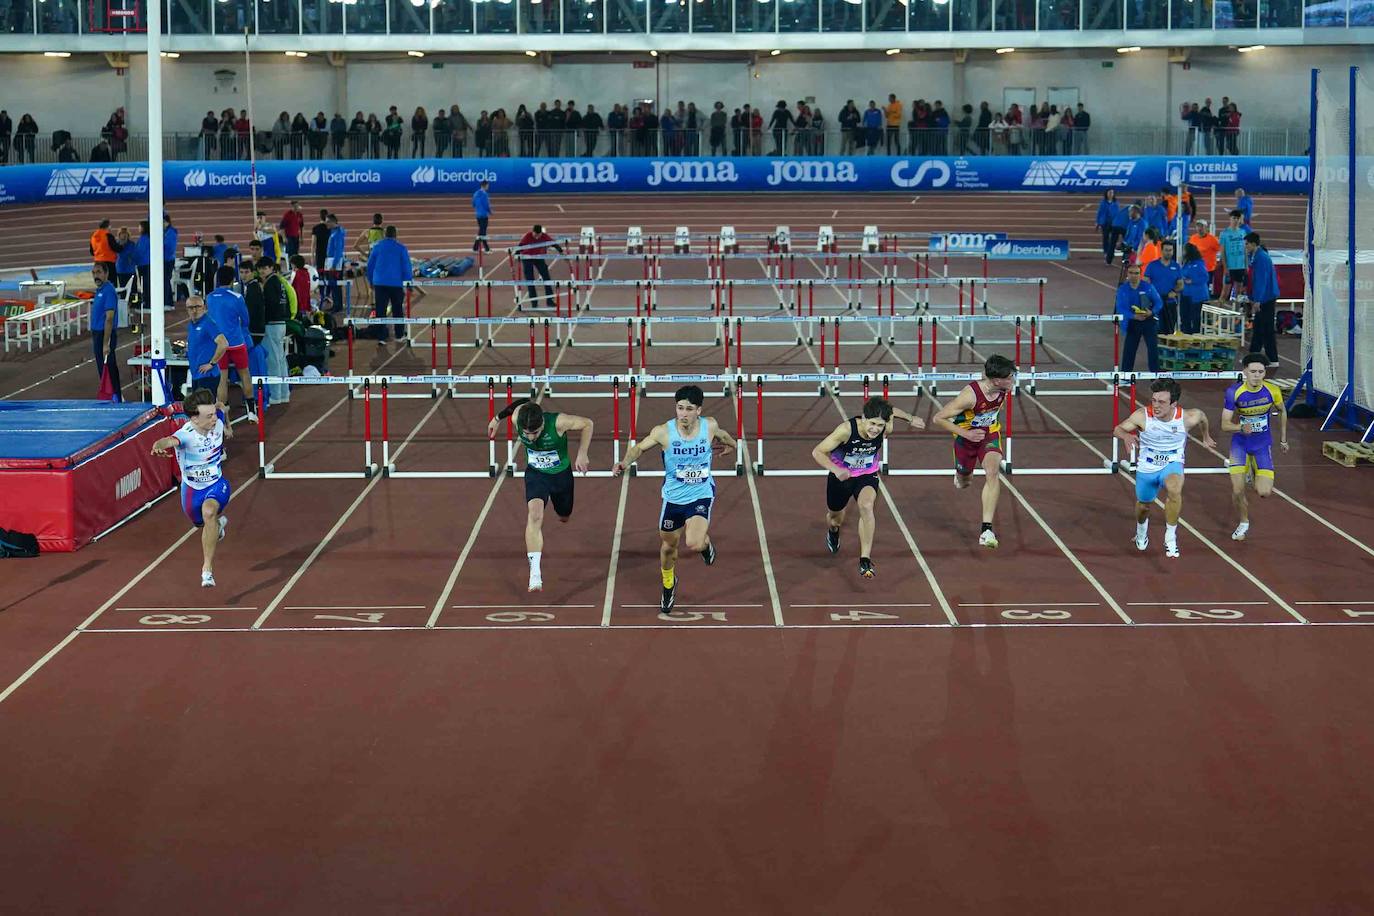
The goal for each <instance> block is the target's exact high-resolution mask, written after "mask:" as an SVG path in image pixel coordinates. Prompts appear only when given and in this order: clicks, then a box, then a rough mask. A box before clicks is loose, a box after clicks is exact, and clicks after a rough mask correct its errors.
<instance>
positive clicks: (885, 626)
mask: <svg viewBox="0 0 1374 916" xmlns="http://www.w3.org/2000/svg"><path fill="white" fill-rule="evenodd" d="M684 606H685V605H684ZM645 607H658V605H656V604H652V605H645ZM684 622H686V621H680V622H678V623H670V624H655V623H632V624H622V625H620V626H614V627H603V626H601V625H600V624H595V623H535V624H528V625H524V626H522V625H519V624H514V625H513V624H495V623H493V624H471V625H462V624H443V625H440V626H436V627H424V626H372V625H367V626H357V627H271V628H269V629H265V630H253V629H249V628H247V627H209V628H206V627H186V628H172V629H168V628H158V627H141V628H138V629H130V628H125V629H108V630H87V631H85V632H86V635H90V636H96V635H99V636H109V635H121V636H129V635H136V634H143V635H149V636H152V635H167V634H173V633H175V634H179V635H185V634H187V633H213V634H224V633H255V634H258V635H262V634H269V633H274V634H283V633H290V634H300V633H412V632H424V631H426V630H429V631H431V632H432V631H442V630H448V631H453V632H472V631H499V630H504V631H506V632H521V633H533V632H536V631H539V630H560V631H569V630H589V631H596V632H601V633H616V632H620V631H625V630H680V631H685V630H713V631H717V632H719V631H729V630H736V631H738V630H754V631H757V630H767V631H770V632H775V631H776V630H777V627H775V626H774V625H773V624H771V623H726V624H721V625H718V626H695V627H694V626H683V623H684ZM1371 625H1374V624H1369V623H1357V622H1355V621H1340V620H1333V621H1316V622H1313V623H1309V624H1300V623H1298V622H1296V621H1266V620H1249V621H1246V620H1159V621H1150V620H1141V621H1137V622H1136V623H1133V624H1131V625H1130V626H1127V625H1125V624H1122V623H1113V622H1102V621H1078V622H1074V621H1068V620H1065V621H1038V620H1026V621H1016V622H1008V621H987V622H971V623H960V624H958V625H957V626H956V625H954V624H949V623H912V622H906V623H789V624H788V625H787V629H789V630H949V631H951V632H954V631H957V630H990V629H1002V630H1035V629H1057V630H1074V629H1078V630H1125V631H1130V632H1132V633H1135V632H1138V631H1140V630H1152V629H1153V630H1163V629H1183V628H1190V629H1191V628H1204V627H1212V628H1223V629H1240V628H1246V627H1248V628H1259V627H1279V628H1287V629H1300V628H1303V627H1304V626H1308V627H1352V628H1353V627H1369V626H1371ZM73 636H75V633H73V634H70V635H69V636H68V637H67V639H68V640H70V639H71V638H72V637H73ZM54 651H56V650H54ZM0 699H2V697H0Z"/></svg>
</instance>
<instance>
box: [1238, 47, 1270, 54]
mask: <svg viewBox="0 0 1374 916" xmlns="http://www.w3.org/2000/svg"><path fill="white" fill-rule="evenodd" d="M1236 50H1237V51H1239V52H1240V53H1242V54H1249V53H1250V52H1251V51H1263V50H1264V45H1247V46H1246V47H1244V48H1236Z"/></svg>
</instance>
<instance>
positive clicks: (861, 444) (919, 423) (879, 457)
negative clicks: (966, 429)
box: [811, 398, 926, 579]
mask: <svg viewBox="0 0 1374 916" xmlns="http://www.w3.org/2000/svg"><path fill="white" fill-rule="evenodd" d="M893 417H896V418H898V419H901V420H905V421H906V422H907V424H908V425H910V426H911V428H912V429H925V428H926V424H925V421H924V420H922V419H920V418H919V417H913V416H912V415H911V414H909V413H907V412H906V411H903V410H898V409H897V408H895V407H893V406H892V405H891V404H889V403H888V402H887V401H885V400H883V399H882V398H869V399H868V400H867V401H865V402H864V406H863V410H862V411H861V412H860V415H859V416H857V417H850V418H849V419H848V420H845V421H844V422H843V423H841V424H840V425H839V426H837V427H835V430H834V432H832V433H831V434H830V435H828V436H826V437H825V438H824V439H822V440H821V441H820V444H818V445H817V446H816V447H815V448H813V449H812V450H811V457H812V458H814V459H815V460H816V463H817V464H819V465H820V466H821V467H823V468H824V469H825V470H826V471H827V472H828V473H827V474H826V475H825V524H826V532H825V546H826V547H827V548H828V549H829V550H830V552H831V553H839V552H840V527H841V526H842V525H843V524H844V513H845V508H846V507H847V506H848V505H849V501H850V500H851V499H852V500H854V502H856V503H858V504H859V575H861V576H863V577H864V578H865V579H872V578H873V576H874V575H875V573H876V570H875V569H874V568H873V560H872V559H871V555H872V550H873V528H874V520H873V503H874V501H875V500H877V498H878V476H879V475H878V472H879V471H880V470H882V466H883V437H884V436H886V435H887V433H888V431H889V430H890V429H891V427H892V420H893Z"/></svg>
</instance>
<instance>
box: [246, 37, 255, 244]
mask: <svg viewBox="0 0 1374 916" xmlns="http://www.w3.org/2000/svg"><path fill="white" fill-rule="evenodd" d="M243 68H244V70H246V71H247V77H246V79H245V82H246V83H247V89H248V178H249V184H248V189H249V193H250V194H251V195H252V197H253V213H252V219H251V220H250V221H249V225H250V226H252V227H253V229H254V230H255V231H256V229H257V225H258V153H257V149H256V146H257V144H255V143H254V142H253V137H254V135H255V134H256V133H257V122H256V121H254V120H253V57H252V55H251V54H249V52H248V29H247V28H246V27H245V28H244V30H243Z"/></svg>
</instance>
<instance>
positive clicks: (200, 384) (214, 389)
mask: <svg viewBox="0 0 1374 916" xmlns="http://www.w3.org/2000/svg"><path fill="white" fill-rule="evenodd" d="M197 388H204V389H205V390H206V391H208V392H210V393H211V394H216V393H218V392H219V376H218V375H202V376H201V377H200V378H195V379H192V380H191V391H195V390H196V389H197Z"/></svg>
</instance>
